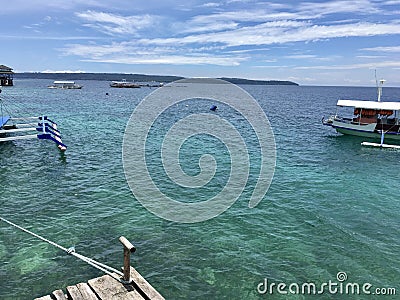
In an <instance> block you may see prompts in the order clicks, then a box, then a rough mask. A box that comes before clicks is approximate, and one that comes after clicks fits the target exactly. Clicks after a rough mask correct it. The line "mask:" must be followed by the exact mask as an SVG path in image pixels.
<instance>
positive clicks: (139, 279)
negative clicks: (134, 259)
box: [130, 267, 164, 300]
mask: <svg viewBox="0 0 400 300" xmlns="http://www.w3.org/2000/svg"><path fill="white" fill-rule="evenodd" d="M130 277H131V280H133V282H134V283H135V285H136V286H137V287H138V288H139V289H140V290H141V291H142V292H143V293H144V294H145V295H146V296H147V297H148V298H149V299H152V300H153V299H156V300H164V297H163V296H161V294H160V293H159V292H157V290H156V289H155V288H153V287H152V286H151V285H150V283H148V282H147V280H146V279H144V278H143V276H142V275H140V274H139V272H138V271H136V270H135V268H133V267H131V274H130Z"/></svg>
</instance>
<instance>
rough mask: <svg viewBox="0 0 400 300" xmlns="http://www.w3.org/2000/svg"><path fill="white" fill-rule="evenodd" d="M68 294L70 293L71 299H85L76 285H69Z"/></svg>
mask: <svg viewBox="0 0 400 300" xmlns="http://www.w3.org/2000/svg"><path fill="white" fill-rule="evenodd" d="M67 295H68V299H71V300H84V299H85V298H83V297H82V294H81V292H80V291H79V289H78V288H77V286H76V285H70V286H67Z"/></svg>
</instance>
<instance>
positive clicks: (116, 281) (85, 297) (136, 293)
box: [35, 237, 164, 300]
mask: <svg viewBox="0 0 400 300" xmlns="http://www.w3.org/2000/svg"><path fill="white" fill-rule="evenodd" d="M119 240H120V242H121V243H122V244H123V246H124V268H123V271H124V272H123V277H121V278H119V275H118V274H116V273H113V274H112V276H111V275H103V276H101V277H98V278H94V279H90V280H89V281H88V282H87V283H85V282H83V283H78V284H76V285H72V286H68V287H67V288H66V292H64V291H63V290H56V291H54V292H52V293H51V294H50V295H46V296H43V297H40V298H36V299H35V300H67V299H68V300H103V299H107V300H124V299H127V300H150V299H151V300H153V299H154V300H164V297H163V296H161V294H160V293H159V292H158V291H157V290H156V289H155V288H153V287H152V286H151V285H150V284H149V283H148V282H147V281H146V279H144V278H143V277H142V275H140V274H139V272H138V271H136V270H135V269H134V268H133V267H131V266H130V253H132V252H134V251H135V250H136V249H135V247H134V246H133V245H132V244H131V243H130V242H129V241H128V240H127V239H125V238H124V237H120V239H119Z"/></svg>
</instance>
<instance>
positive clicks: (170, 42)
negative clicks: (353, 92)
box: [0, 0, 400, 87]
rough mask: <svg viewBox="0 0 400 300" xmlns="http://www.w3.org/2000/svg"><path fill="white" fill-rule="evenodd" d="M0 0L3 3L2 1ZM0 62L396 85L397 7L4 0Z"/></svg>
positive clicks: (357, 0) (382, 1)
mask: <svg viewBox="0 0 400 300" xmlns="http://www.w3.org/2000/svg"><path fill="white" fill-rule="evenodd" d="M2 1H4V2H5V0H2ZM6 2H7V4H4V5H1V10H0V39H1V41H2V47H1V49H0V54H1V58H0V64H4V65H7V66H9V67H11V68H13V69H14V71H15V72H66V71H67V72H95V73H135V74H155V75H178V76H184V77H213V78H215V77H240V78H248V79H262V80H291V81H294V82H297V83H299V84H300V85H345V86H374V85H375V70H376V73H377V76H378V79H380V78H384V79H386V80H387V82H386V85H387V86H397V87H400V0H351V1H343V0H331V1H301V0H300V1H275V0H272V1H258V0H240V1H239V0H222V1H212V0H210V1H198V0H185V1H178V0H164V1H161V0H159V1H155V0H146V1H143V0H142V1H137V0H132V1H126V0H113V1H104V0H69V1H66V0H63V1H58V0H53V1H48V0H46V1H43V0H29V1H26V0H12V1H6Z"/></svg>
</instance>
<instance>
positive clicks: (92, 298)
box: [76, 283, 98, 300]
mask: <svg viewBox="0 0 400 300" xmlns="http://www.w3.org/2000/svg"><path fill="white" fill-rule="evenodd" d="M76 287H77V288H78V289H79V291H80V292H81V295H82V297H83V298H84V299H87V300H97V299H98V298H97V296H96V294H95V293H94V292H93V291H92V289H91V288H90V286H89V285H88V284H87V283H78V284H77V285H76Z"/></svg>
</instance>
